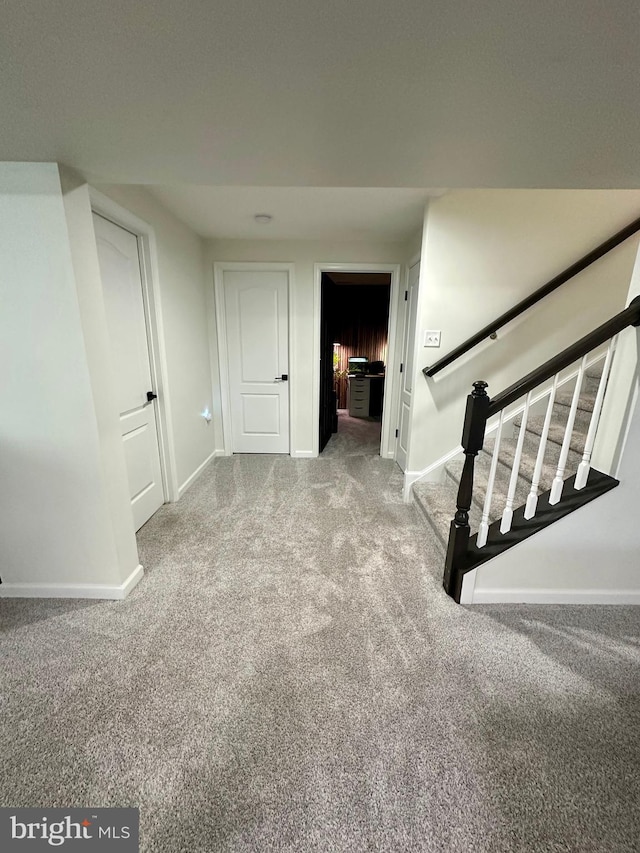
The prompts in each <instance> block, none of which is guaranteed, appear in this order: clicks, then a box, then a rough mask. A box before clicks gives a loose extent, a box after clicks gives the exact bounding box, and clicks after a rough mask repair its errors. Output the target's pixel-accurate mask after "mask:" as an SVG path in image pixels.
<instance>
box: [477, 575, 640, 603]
mask: <svg viewBox="0 0 640 853" xmlns="http://www.w3.org/2000/svg"><path fill="white" fill-rule="evenodd" d="M470 574H475V572H470ZM460 603H461V604H462V603H463V602H462V601H461V602H460ZM464 603H465V604H467V603H469V602H464ZM472 603H473V604H640V590H637V589H477V588H476V589H474V590H473V601H472Z"/></svg>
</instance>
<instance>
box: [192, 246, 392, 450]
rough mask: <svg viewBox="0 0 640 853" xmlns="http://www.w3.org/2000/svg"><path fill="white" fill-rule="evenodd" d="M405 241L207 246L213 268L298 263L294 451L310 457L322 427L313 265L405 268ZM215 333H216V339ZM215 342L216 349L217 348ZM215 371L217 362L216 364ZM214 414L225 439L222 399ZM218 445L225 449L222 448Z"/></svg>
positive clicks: (294, 292)
mask: <svg viewBox="0 0 640 853" xmlns="http://www.w3.org/2000/svg"><path fill="white" fill-rule="evenodd" d="M407 252H408V249H407V246H406V244H403V243H365V242H362V243H327V242H322V241H303V240H291V241H280V240H259V241H252V240H212V241H210V243H209V251H208V255H209V268H210V269H212V266H213V263H214V262H215V261H256V262H259V261H263V262H282V263H291V264H293V265H294V273H293V287H292V293H291V310H292V312H293V321H294V336H293V340H292V341H290V344H289V346H290V352H291V367H290V369H291V380H290V381H291V398H292V411H291V449H292V452H293V453H300V454H311V453H312V451H313V446H314V436H317V432H318V424H317V423H315V422H314V419H313V382H312V371H313V360H314V350H313V342H314V328H315V325H314V324H315V323H316V322H318V318H316V317H314V264H316V263H345V264H346V263H362V264H363V265H366V264H402V263H403V262H404V261H405V260H406V258H407ZM211 277H212V276H211ZM214 334H215V332H214V330H212V336H214ZM213 340H214V345H213V349H214V351H215V348H216V347H217V342H216V341H215V338H213ZM216 369H217V362H216ZM214 411H215V412H216V419H217V422H218V423H217V430H216V431H217V434H218V435H220V436H221V435H222V428H221V422H220V401H219V399H218V400H216V403H215V406H214ZM219 446H220V447H221V446H222V445H219Z"/></svg>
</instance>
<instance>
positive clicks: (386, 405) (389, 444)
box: [312, 262, 402, 459]
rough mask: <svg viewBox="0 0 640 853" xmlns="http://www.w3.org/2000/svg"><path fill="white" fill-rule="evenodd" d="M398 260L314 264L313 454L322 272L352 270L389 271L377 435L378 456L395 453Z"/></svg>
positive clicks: (317, 408)
mask: <svg viewBox="0 0 640 853" xmlns="http://www.w3.org/2000/svg"><path fill="white" fill-rule="evenodd" d="M401 266H402V265H401V264H353V263H351V264H340V263H333V262H332V263H326V264H314V265H313V271H314V288H313V290H314V293H313V312H314V318H315V321H314V324H313V380H312V381H313V423H314V432H313V455H314V456H318V455H319V453H320V432H319V423H320V320H321V317H320V314H321V302H320V297H321V288H322V273H323V272H354V273H381V272H386V273H390V274H391V288H390V291H389V323H388V326H387V365H386V372H385V380H384V382H385V390H384V401H383V404H382V434H381V436H380V456H382V457H384V458H385V459H393V457H394V455H395V447H396V445H395V442H396V438H395V426H392V422H393V417H392V416H393V409H394V403H395V398H396V389H397V388H398V387H399V386H398V376H399V370H400V360H399V354H398V353H397V352H396V349H397V338H398V336H397V329H396V325H397V319H396V318H397V314H398V293H399V289H400V269H401Z"/></svg>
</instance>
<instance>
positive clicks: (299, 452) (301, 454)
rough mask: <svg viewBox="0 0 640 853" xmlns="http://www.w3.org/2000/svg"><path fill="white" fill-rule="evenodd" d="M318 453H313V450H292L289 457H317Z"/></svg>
mask: <svg viewBox="0 0 640 853" xmlns="http://www.w3.org/2000/svg"><path fill="white" fill-rule="evenodd" d="M317 457H318V454H317V453H314V452H313V450H292V451H291V458H292V459H317Z"/></svg>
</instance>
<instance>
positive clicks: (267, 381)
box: [223, 269, 289, 453]
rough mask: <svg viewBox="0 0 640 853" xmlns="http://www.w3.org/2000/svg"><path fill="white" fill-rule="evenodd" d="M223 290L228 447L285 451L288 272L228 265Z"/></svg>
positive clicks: (287, 431)
mask: <svg viewBox="0 0 640 853" xmlns="http://www.w3.org/2000/svg"><path fill="white" fill-rule="evenodd" d="M223 289H224V305H225V326H226V339H227V347H226V349H227V352H226V357H227V365H228V375H229V410H230V416H231V435H232V447H231V450H232V452H233V453H289V382H288V373H289V276H288V273H287V272H286V271H269V270H228V269H227V270H224V272H223ZM283 377H286V378H283Z"/></svg>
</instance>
